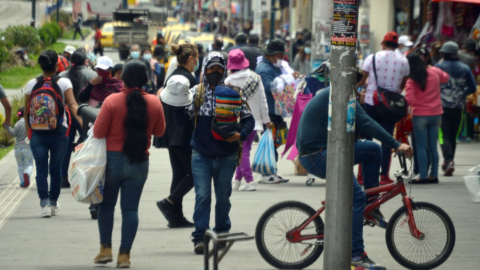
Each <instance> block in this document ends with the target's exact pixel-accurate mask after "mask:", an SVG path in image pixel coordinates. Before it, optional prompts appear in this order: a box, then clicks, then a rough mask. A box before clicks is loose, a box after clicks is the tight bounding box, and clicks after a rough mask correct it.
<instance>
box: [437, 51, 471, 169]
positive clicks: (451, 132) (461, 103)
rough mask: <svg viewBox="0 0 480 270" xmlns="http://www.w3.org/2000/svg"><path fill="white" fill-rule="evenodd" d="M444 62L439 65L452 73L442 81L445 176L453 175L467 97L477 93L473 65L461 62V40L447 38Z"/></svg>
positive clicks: (442, 143)
mask: <svg viewBox="0 0 480 270" xmlns="http://www.w3.org/2000/svg"><path fill="white" fill-rule="evenodd" d="M440 53H441V54H442V56H443V62H441V63H438V64H437V65H436V67H438V68H440V69H442V70H443V71H445V72H446V73H448V75H449V79H448V83H446V84H442V85H441V94H442V106H443V115H442V125H441V128H440V136H439V141H440V145H441V147H442V152H443V159H444V162H443V165H442V170H443V171H444V173H445V176H452V175H453V172H454V171H455V167H454V165H455V163H454V158H455V149H456V145H457V134H458V131H459V128H460V124H461V123H462V111H463V110H464V109H465V98H466V96H467V95H470V94H473V93H475V90H476V89H477V85H476V83H475V79H474V77H473V74H472V71H471V70H470V68H469V67H468V66H467V65H465V64H464V63H462V62H461V60H460V58H459V55H458V44H457V43H455V42H453V41H448V42H445V44H443V46H442V48H441V49H440Z"/></svg>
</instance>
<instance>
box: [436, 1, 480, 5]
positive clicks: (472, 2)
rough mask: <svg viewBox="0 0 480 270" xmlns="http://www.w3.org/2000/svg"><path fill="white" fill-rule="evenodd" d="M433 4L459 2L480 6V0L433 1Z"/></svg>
mask: <svg viewBox="0 0 480 270" xmlns="http://www.w3.org/2000/svg"><path fill="white" fill-rule="evenodd" d="M433 2H460V3H468V4H480V0H433Z"/></svg>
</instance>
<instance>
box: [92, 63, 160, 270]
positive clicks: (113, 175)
mask: <svg viewBox="0 0 480 270" xmlns="http://www.w3.org/2000/svg"><path fill="white" fill-rule="evenodd" d="M122 81H123V84H124V86H125V88H124V89H122V91H121V92H120V93H116V94H111V95H109V96H108V97H107V98H106V99H105V101H104V103H103V105H102V109H101V110H100V113H99V115H98V118H97V120H96V122H95V126H94V128H93V134H94V136H95V138H106V140H107V168H106V171H105V189H104V193H103V202H102V203H101V204H100V205H99V211H98V228H99V231H100V253H99V254H98V256H97V257H96V258H95V259H94V262H95V263H98V264H105V263H108V262H112V261H113V258H112V231H113V214H114V210H115V205H116V203H117V198H118V194H119V193H120V194H121V200H120V203H121V205H120V207H121V209H122V239H121V245H120V251H119V256H118V259H117V267H119V268H129V267H130V249H131V248H132V244H133V240H134V239H135V235H136V233H137V228H138V205H139V202H140V197H141V195H142V190H143V186H144V184H145V181H146V180H147V175H148V167H149V161H148V156H149V153H148V149H149V148H150V141H151V137H152V135H155V136H163V133H164V132H165V118H164V115H163V108H162V104H161V103H160V101H159V100H158V98H157V97H155V96H154V95H148V94H147V93H145V92H144V91H143V90H141V89H142V87H143V86H144V85H145V84H146V83H147V82H148V77H147V67H146V66H145V64H144V63H143V62H142V61H139V60H131V61H129V62H128V63H126V64H125V66H124V68H123V74H122Z"/></svg>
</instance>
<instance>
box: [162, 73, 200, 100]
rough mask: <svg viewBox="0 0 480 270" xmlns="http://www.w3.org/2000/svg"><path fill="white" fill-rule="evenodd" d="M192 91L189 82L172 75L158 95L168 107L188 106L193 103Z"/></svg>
mask: <svg viewBox="0 0 480 270" xmlns="http://www.w3.org/2000/svg"><path fill="white" fill-rule="evenodd" d="M192 90H193V89H192ZM192 90H190V81H189V80H188V79H187V78H186V77H185V76H182V75H173V76H171V77H170V78H169V79H168V82H167V86H166V87H165V89H163V91H162V92H161V93H160V99H161V100H162V101H163V102H165V103H166V104H168V105H170V106H174V107H184V106H188V105H190V104H192V101H193V94H194V91H192Z"/></svg>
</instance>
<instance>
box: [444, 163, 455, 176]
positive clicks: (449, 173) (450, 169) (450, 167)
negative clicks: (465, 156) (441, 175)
mask: <svg viewBox="0 0 480 270" xmlns="http://www.w3.org/2000/svg"><path fill="white" fill-rule="evenodd" d="M454 166H455V163H453V161H451V162H449V163H448V164H447V166H446V167H445V176H452V175H453V172H454V171H455V167H454Z"/></svg>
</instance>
